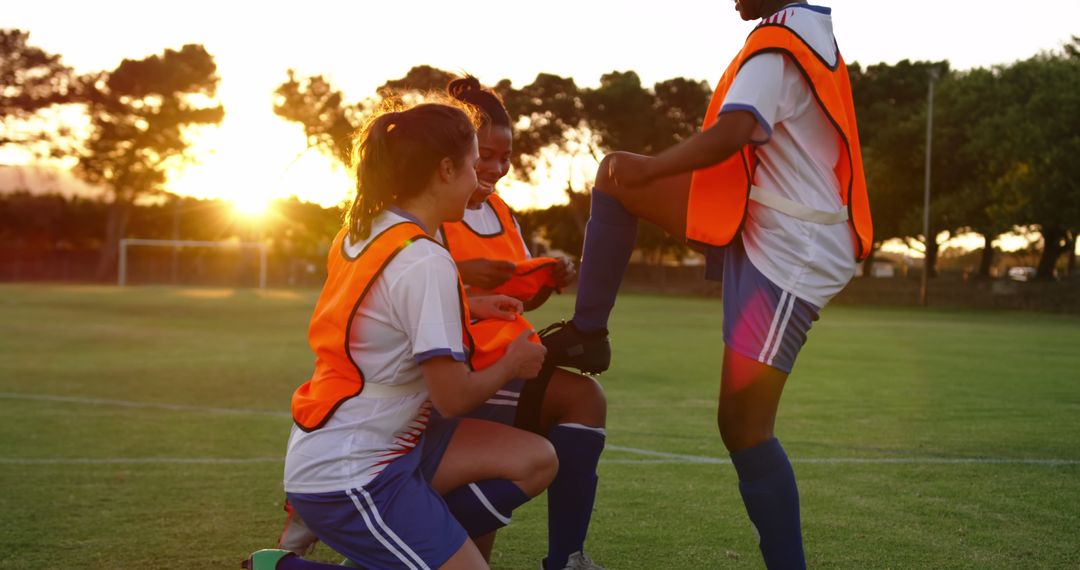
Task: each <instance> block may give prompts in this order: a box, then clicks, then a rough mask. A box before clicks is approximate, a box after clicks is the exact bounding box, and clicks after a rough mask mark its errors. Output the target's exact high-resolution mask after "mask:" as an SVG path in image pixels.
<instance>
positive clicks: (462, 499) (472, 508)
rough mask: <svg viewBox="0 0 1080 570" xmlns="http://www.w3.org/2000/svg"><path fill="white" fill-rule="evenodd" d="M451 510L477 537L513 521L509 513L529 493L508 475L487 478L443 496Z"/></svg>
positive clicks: (466, 529) (466, 528) (523, 500)
mask: <svg viewBox="0 0 1080 570" xmlns="http://www.w3.org/2000/svg"><path fill="white" fill-rule="evenodd" d="M443 499H445V500H446V505H447V506H448V507H450V513H451V514H453V515H454V518H456V519H457V520H458V522H459V523H461V526H463V527H465V531H466V532H468V533H469V536H470V537H472V538H476V537H478V536H483V535H485V534H487V533H489V532H491V531H493V530H498V529H500V528H502V527H504V526H506V525H508V524H510V514H511V513H512V512H513V510H514V509H516V508H518V507H520V506H521V505H523V504H525V502H526V501H528V500H529V497H528V496H527V495H525V492H524V491H522V490H521V489H520V488H518V486H517V485H515V484H513V483H511V482H510V481H507V480H505V479H487V480H485V481H478V482H476V483H469V484H468V485H465V486H463V487H458V488H457V489H454V490H453V491H450V492H449V493H447V494H446V495H444V496H443Z"/></svg>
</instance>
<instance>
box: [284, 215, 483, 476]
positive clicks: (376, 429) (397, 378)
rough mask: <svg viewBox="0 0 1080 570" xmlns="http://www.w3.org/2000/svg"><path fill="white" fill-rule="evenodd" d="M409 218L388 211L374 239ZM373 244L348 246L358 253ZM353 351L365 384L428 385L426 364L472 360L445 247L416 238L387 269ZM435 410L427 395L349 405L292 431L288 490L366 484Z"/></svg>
mask: <svg viewBox="0 0 1080 570" xmlns="http://www.w3.org/2000/svg"><path fill="white" fill-rule="evenodd" d="M402 221H406V218H405V217H402V216H401V215H399V214H395V213H392V212H384V213H383V214H382V215H381V216H380V217H379V218H377V219H376V221H375V223H374V224H373V227H372V232H371V234H372V236H375V235H378V234H379V233H380V232H382V231H383V230H385V229H386V228H388V227H389V226H391V225H393V224H396V223H399V222H402ZM366 244H367V242H366V241H365V242H362V243H355V244H354V243H348V241H347V242H346V246H345V248H346V251H347V252H348V253H349V254H351V255H354V256H355V255H358V254H359V253H360V251H361V250H363V248H364V246H365V245H366ZM352 322H353V324H352V327H353V328H352V330H353V334H352V335H351V337H350V338H351V339H353V340H352V341H351V344H350V351H351V353H352V358H353V360H354V361H355V362H356V363H358V364H359V366H360V369H361V370H362V371H363V373H364V377H365V381H366V382H367V383H368V384H369V385H371V384H381V385H400V384H408V383H410V382H415V381H422V379H423V376H422V374H421V372H420V367H419V364H420V363H421V362H423V361H424V360H426V359H429V358H433V357H436V356H451V357H453V358H454V359H456V360H460V361H464V360H465V349H464V347H463V345H462V332H461V309H460V301H459V298H458V279H457V268H456V267H455V265H454V261H453V259H451V258H450V254H449V252H447V251H446V249H445V248H443V247H441V246H439V245H438V244H436V243H434V242H432V241H429V240H423V239H421V240H416V241H414V242H413V243H411V244H409V245H408V246H406V247H405V248H404V249H402V250H401V252H400V253H398V255H397V256H396V257H394V258H393V260H391V261H390V263H388V264H387V265H386V268H385V269H384V270H383V272H382V274H381V275H380V276H379V277H378V278H377V279H376V280H375V283H374V284H373V285H372V287H371V290H370V291H369V292H368V295H367V297H366V299H365V302H364V303H363V305H362V306H361V307H360V308H359V309H358V310H357V312H356V317H355V318H354V319H353V321H352ZM430 413H431V403H430V402H429V401H428V393H427V390H426V389H424V390H422V391H421V392H419V393H414V394H409V395H404V396H392V397H386V398H369V397H365V396H359V397H355V398H350V399H348V400H346V401H345V402H344V403H342V404H341V406H340V407H339V408H338V409H337V410H336V411H335V412H334V415H333V416H332V417H331V418H330V419H329V421H327V422H326V425H325V426H323V427H321V428H319V429H317V430H315V431H313V432H304V431H303V430H301V429H300V428H299V427H297V426H295V425H294V426H293V429H292V434H291V435H290V437H289V446H288V452H287V454H286V457H285V490H286V491H288V492H293V493H325V492H332V491H341V490H344V489H352V488H356V487H360V486H362V485H364V484H365V483H367V482H369V481H370V480H371V479H373V478H374V477H375V476H376V475H377V474H378V473H379V472H380V471H381V470H382V467H383V465H385V464H386V463H388V462H389V461H392V460H393V459H395V458H397V457H399V456H400V455H402V454H404V453H407V452H408V451H409V450H411V449H412V448H413V447H414V446H415V445H416V443H417V441H418V440H419V438H420V435H421V434H422V433H423V431H424V429H425V427H426V425H427V421H428V417H429V415H430Z"/></svg>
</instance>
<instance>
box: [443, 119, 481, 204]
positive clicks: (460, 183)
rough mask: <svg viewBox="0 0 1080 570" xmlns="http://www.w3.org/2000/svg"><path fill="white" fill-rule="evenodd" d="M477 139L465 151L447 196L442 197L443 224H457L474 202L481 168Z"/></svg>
mask: <svg viewBox="0 0 1080 570" xmlns="http://www.w3.org/2000/svg"><path fill="white" fill-rule="evenodd" d="M477 146H478V145H477V143H476V137H473V139H472V143H471V144H470V145H469V147H468V149H467V150H466V151H465V156H464V158H463V159H462V161H461V166H460V167H455V168H453V172H452V175H451V176H449V177H448V180H447V188H446V190H445V194H444V195H443V196H442V197H441V198H442V199H441V200H440V204H443V205H444V206H445V209H444V210H443V214H442V216H441V218H442V219H441V221H442V222H456V221H459V220H461V218H462V217H463V216H464V215H465V208H466V206H468V205H469V203H470V202H471V200H472V196H473V194H474V193H475V192H476V189H477V175H476V174H477V171H478V169H479V167H480V163H481V161H480V152H479V150H478V149H477Z"/></svg>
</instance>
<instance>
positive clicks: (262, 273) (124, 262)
mask: <svg viewBox="0 0 1080 570" xmlns="http://www.w3.org/2000/svg"><path fill="white" fill-rule="evenodd" d="M132 246H139V247H170V248H174V249H179V248H221V249H253V250H256V251H258V252H259V289H265V288H266V258H267V251H268V248H267V246H266V244H265V243H258V242H230V241H194V240H175V239H139V238H125V239H122V240H120V259H119V263H118V264H117V270H116V284H117V285H119V286H121V287H123V286H125V285H127V274H128V248H129V247H132Z"/></svg>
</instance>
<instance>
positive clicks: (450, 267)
mask: <svg viewBox="0 0 1080 570" xmlns="http://www.w3.org/2000/svg"><path fill="white" fill-rule="evenodd" d="M417 245H419V244H417ZM404 253H405V252H402V254H404ZM389 289H390V291H391V295H392V296H393V299H394V311H393V314H394V318H395V319H396V320H397V321H398V322H397V323H396V324H397V325H398V326H399V327H401V330H404V331H406V334H407V335H408V337H409V341H410V342H411V343H412V355H413V358H415V359H416V361H417V363H421V362H424V361H425V360H428V359H430V358H434V357H436V356H450V357H452V358H453V359H454V360H457V361H459V362H464V361H465V348H464V346H463V344H462V338H461V299H460V297H459V295H458V279H457V267H455V266H454V261H453V260H452V259H450V256H449V255H434V254H433V255H426V256H424V257H422V258H420V259H419V260H417V261H415V262H414V263H412V265H411V266H409V267H408V268H407V269H405V270H404V271H403V272H402V273H401V274H400V275H399V276H398V278H397V280H396V281H395V282H394V283H392V284H390V287H389Z"/></svg>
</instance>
